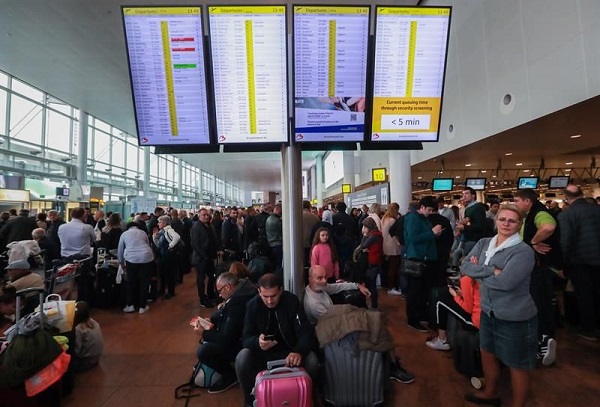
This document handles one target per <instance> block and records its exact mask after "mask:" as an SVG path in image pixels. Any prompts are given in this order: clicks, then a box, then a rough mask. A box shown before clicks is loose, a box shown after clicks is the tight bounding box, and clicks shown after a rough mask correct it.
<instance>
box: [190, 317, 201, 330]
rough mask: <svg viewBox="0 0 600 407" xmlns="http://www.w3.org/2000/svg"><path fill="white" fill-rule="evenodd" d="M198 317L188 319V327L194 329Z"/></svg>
mask: <svg viewBox="0 0 600 407" xmlns="http://www.w3.org/2000/svg"><path fill="white" fill-rule="evenodd" d="M199 318H200V317H194V318H192V319H190V326H193V327H194V328H195V327H196V325H197V324H198V319H199Z"/></svg>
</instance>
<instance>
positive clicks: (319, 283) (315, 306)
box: [304, 266, 415, 383]
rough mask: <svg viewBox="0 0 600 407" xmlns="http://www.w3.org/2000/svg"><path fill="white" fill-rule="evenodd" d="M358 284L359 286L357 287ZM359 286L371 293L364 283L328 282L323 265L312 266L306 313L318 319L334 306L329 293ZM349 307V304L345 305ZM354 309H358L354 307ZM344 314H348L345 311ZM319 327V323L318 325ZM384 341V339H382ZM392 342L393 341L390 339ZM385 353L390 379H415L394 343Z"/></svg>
mask: <svg viewBox="0 0 600 407" xmlns="http://www.w3.org/2000/svg"><path fill="white" fill-rule="evenodd" d="M357 286H358V287H357ZM345 287H348V288H345ZM355 288H358V289H359V290H360V291H361V292H362V293H363V294H365V295H367V296H368V295H370V292H369V290H367V288H366V287H365V286H364V285H358V284H356V283H343V284H339V283H338V284H328V283H327V272H326V271H325V268H324V267H322V266H312V267H311V268H310V269H309V270H308V286H306V288H305V292H306V295H305V296H304V309H305V310H306V314H307V315H310V316H311V317H312V318H314V319H315V321H316V320H318V319H320V318H321V317H323V316H324V315H326V314H327V313H328V312H329V311H330V310H331V308H332V307H333V306H334V305H333V303H332V301H331V298H329V294H334V293H337V292H340V291H343V290H347V289H355ZM343 307H347V305H343ZM353 308H354V309H357V308H355V307H353ZM364 312H378V311H366V310H364ZM344 315H348V313H345V314H344ZM317 328H318V325H317ZM383 331H384V333H385V335H386V337H388V338H391V335H390V334H389V332H388V331H387V329H385V328H384V329H383ZM382 342H383V341H382ZM389 342H390V344H392V341H391V340H390V341H389ZM322 345H323V344H322ZM386 350H387V351H386V352H385V355H386V356H387V358H388V362H389V364H390V379H392V380H396V381H398V382H400V383H412V382H413V381H414V380H415V376H414V375H412V374H411V373H409V372H407V371H406V370H404V369H403V368H402V366H400V361H399V360H398V359H396V357H395V355H394V349H393V345H391V346H390V348H389V349H386Z"/></svg>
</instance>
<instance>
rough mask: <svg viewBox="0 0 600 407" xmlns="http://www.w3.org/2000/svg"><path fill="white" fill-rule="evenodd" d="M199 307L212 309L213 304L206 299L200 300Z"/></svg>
mask: <svg viewBox="0 0 600 407" xmlns="http://www.w3.org/2000/svg"><path fill="white" fill-rule="evenodd" d="M200 307H202V308H214V307H215V303H214V301H212V300H209V299H208V298H202V299H201V300H200Z"/></svg>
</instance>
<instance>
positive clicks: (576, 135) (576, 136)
mask: <svg viewBox="0 0 600 407" xmlns="http://www.w3.org/2000/svg"><path fill="white" fill-rule="evenodd" d="M579 137H581V134H573V135H572V136H571V138H579Z"/></svg>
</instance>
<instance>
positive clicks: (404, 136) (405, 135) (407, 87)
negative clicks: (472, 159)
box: [371, 6, 451, 141]
mask: <svg viewBox="0 0 600 407" xmlns="http://www.w3.org/2000/svg"><path fill="white" fill-rule="evenodd" d="M450 11H451V9H450V8H448V7H384V6H380V7H377V17H376V28H375V33H376V35H375V38H376V40H375V69H374V78H373V81H374V83H373V116H372V131H371V141H438V135H439V122H440V115H441V106H442V93H443V89H444V74H445V71H446V57H447V48H448V35H449V28H450Z"/></svg>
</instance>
